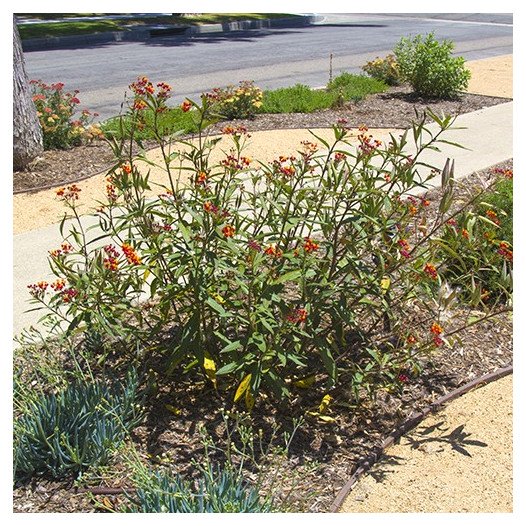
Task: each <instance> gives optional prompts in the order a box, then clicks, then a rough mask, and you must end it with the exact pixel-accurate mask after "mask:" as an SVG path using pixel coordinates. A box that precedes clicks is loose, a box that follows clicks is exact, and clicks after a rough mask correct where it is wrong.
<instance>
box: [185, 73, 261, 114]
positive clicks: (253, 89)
mask: <svg viewBox="0 0 526 526" xmlns="http://www.w3.org/2000/svg"><path fill="white" fill-rule="evenodd" d="M205 96H206V97H207V99H208V101H209V103H210V104H213V105H215V106H216V109H215V111H216V112H217V113H219V114H220V115H221V116H222V117H223V118H225V119H228V120H232V119H252V118H254V116H255V115H256V112H257V110H258V108H260V107H261V104H262V102H261V100H262V99H263V92H262V91H261V90H260V89H259V88H258V87H257V86H255V85H254V82H253V81H251V80H242V81H241V82H239V85H238V86H228V87H226V88H214V89H213V90H212V91H210V92H209V93H206V94H205ZM184 104H185V103H183V105H184ZM183 109H184V108H183Z"/></svg>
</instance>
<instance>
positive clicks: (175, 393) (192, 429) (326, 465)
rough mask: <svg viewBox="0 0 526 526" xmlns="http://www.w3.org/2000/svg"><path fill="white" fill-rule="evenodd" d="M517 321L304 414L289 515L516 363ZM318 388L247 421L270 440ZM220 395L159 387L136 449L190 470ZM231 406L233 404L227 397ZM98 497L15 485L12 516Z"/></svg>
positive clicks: (467, 190) (81, 504)
mask: <svg viewBox="0 0 526 526" xmlns="http://www.w3.org/2000/svg"><path fill="white" fill-rule="evenodd" d="M497 167H499V168H512V167H513V163H512V161H511V160H510V161H507V162H505V163H501V164H499V165H498V166H497ZM494 168H496V167H492V168H488V169H487V170H483V171H480V172H477V173H474V174H472V175H470V176H468V177H466V178H465V179H463V180H462V182H459V183H457V185H458V186H457V192H456V198H457V202H456V203H455V206H459V205H460V204H461V202H462V201H465V200H467V199H468V198H469V195H471V193H472V192H473V191H474V190H475V191H476V189H477V188H481V187H484V186H485V185H486V184H487V183H488V182H489V181H491V180H493V179H494V178H495V177H496V175H495V172H494ZM437 196H438V192H437V191H433V192H430V193H429V194H428V196H427V197H428V199H430V200H431V206H430V208H429V210H430V211H432V210H433V209H435V208H436V206H437ZM477 314H480V313H477V312H476V311H475V312H473V311H470V310H469V309H468V308H467V307H465V306H461V305H459V306H457V307H456V308H454V309H452V310H451V311H450V315H451V316H450V319H449V321H448V322H447V326H446V327H447V330H448V331H451V330H454V329H455V328H457V327H460V326H462V324H463V323H464V322H465V320H466V319H468V317H469V316H471V315H477ZM512 339H513V326H512V315H511V313H509V312H507V313H501V314H497V315H495V316H493V317H492V318H490V319H487V320H486V321H483V322H480V323H478V324H475V325H473V326H471V327H470V328H469V329H467V330H465V331H463V332H462V334H461V341H452V346H451V347H445V346H444V347H442V348H440V349H439V350H437V351H436V353H435V354H434V355H432V356H428V357H425V358H423V359H422V360H423V361H422V366H423V373H422V374H421V375H420V376H418V377H413V378H411V379H410V382H409V383H407V384H404V385H401V388H400V391H399V392H395V393H391V394H388V393H386V392H382V393H380V394H379V396H378V398H377V400H376V401H375V402H374V403H372V402H371V403H369V404H366V405H365V406H364V407H362V408H360V409H359V410H358V409H357V408H354V407H352V406H346V405H345V403H344V402H345V399H346V397H345V395H344V393H343V392H341V391H340V396H338V397H337V399H336V401H335V404H334V411H333V413H332V416H334V417H335V418H336V423H334V424H323V423H320V422H319V421H317V420H316V419H315V418H308V419H307V420H306V422H305V423H304V424H303V425H302V426H301V427H300V429H299V431H298V433H297V434H296V436H295V438H294V440H293V442H292V445H291V448H290V454H289V456H288V458H286V459H283V458H281V459H278V460H279V463H280V469H279V475H278V477H277V478H276V479H275V480H274V479H269V480H268V484H269V485H271V486H272V490H273V492H274V493H275V494H276V495H277V497H278V498H283V499H287V502H288V503H289V504H290V510H291V511H302V512H326V511H328V509H329V507H330V505H331V503H332V501H333V500H334V498H335V496H336V494H337V493H338V491H339V490H340V488H341V487H342V486H343V485H344V484H345V483H346V482H347V480H348V479H349V478H350V476H351V474H352V472H353V470H354V469H355V467H356V464H357V462H358V461H359V460H360V459H361V458H363V457H364V456H367V455H368V454H369V453H371V452H373V451H375V450H376V448H378V446H379V444H381V442H382V440H383V438H384V437H385V436H386V435H387V434H388V433H389V432H390V431H391V430H392V429H393V428H395V427H396V426H397V425H398V424H400V423H401V422H402V421H403V420H404V419H405V418H407V417H408V416H409V415H410V414H412V413H413V412H414V411H418V410H420V409H422V408H424V407H425V406H427V405H429V404H430V403H431V402H433V401H435V400H436V399H437V398H439V397H440V396H442V395H443V394H445V393H447V392H450V391H452V390H454V389H455V388H457V387H459V386H461V385H463V384H465V383H467V382H469V381H470V380H473V379H474V378H477V377H479V376H482V375H484V374H487V373H490V372H493V371H495V370H497V369H499V368H501V367H505V366H507V365H510V364H511V363H512V354H513V353H512ZM319 399H320V394H319V391H317V393H316V394H311V391H310V390H307V391H305V392H304V393H301V394H298V397H297V398H296V399H295V400H294V401H293V402H292V403H291V404H290V405H284V406H283V407H280V406H279V405H275V404H273V403H272V402H271V400H270V399H263V400H260V401H258V404H257V405H256V408H255V409H254V412H253V415H252V418H253V422H254V428H255V429H258V428H261V429H262V430H263V436H264V437H265V438H268V437H269V435H270V433H271V430H272V425H273V423H277V424H281V425H283V426H284V428H287V427H290V425H291V418H292V416H293V415H301V414H304V412H305V410H306V408H308V407H309V406H311V405H316V403H319ZM166 404H170V405H171V406H174V407H176V408H178V409H180V413H179V414H177V415H175V414H173V413H172V412H170V411H169V410H167V408H166ZM224 404H225V397H224V396H222V395H221V394H218V393H215V392H214V391H213V390H203V385H197V384H195V383H194V384H193V385H192V384H190V385H189V384H188V383H185V384H184V385H183V384H182V383H181V382H180V381H178V382H174V385H173V386H171V387H169V388H166V389H165V390H162V391H161V392H160V393H159V395H158V396H157V398H156V400H155V401H154V403H153V406H152V407H151V408H150V410H149V416H148V420H147V422H146V423H145V424H144V425H143V426H142V427H141V428H139V429H138V430H137V431H136V433H135V436H134V442H135V447H136V448H137V451H138V453H139V455H140V457H141V458H142V459H143V461H144V462H146V463H149V464H151V465H152V466H153V467H154V468H157V467H158V466H159V459H161V458H162V454H163V453H165V454H166V455H167V458H168V459H169V460H168V462H163V465H166V466H170V467H171V468H173V469H174V470H175V471H177V472H179V473H183V474H187V475H189V476H191V475H192V473H193V469H192V466H191V461H192V459H199V458H200V456H201V455H202V454H203V446H202V442H201V439H200V434H199V426H200V425H205V426H206V428H207V429H208V431H209V433H210V434H211V435H212V436H214V437H215V438H216V439H217V440H218V441H221V440H223V441H224V435H225V426H224V421H223V418H222V417H221V416H220V409H221V408H222V407H224ZM227 406H231V403H230V402H227ZM91 483H92V484H100V485H102V486H110V487H111V486H112V487H120V486H123V485H127V484H129V480H128V479H127V469H126V467H125V466H124V465H122V464H117V465H115V466H112V467H111V468H110V469H109V471H108V472H107V474H106V475H105V477H104V480H102V481H100V479H93V480H92V481H91ZM95 499H96V502H98V503H99V504H100V505H105V506H108V505H109V506H116V505H118V504H119V503H122V501H123V497H122V496H108V497H102V496H99V497H95ZM94 510H95V508H94V502H93V501H91V500H90V499H89V498H88V497H86V495H76V494H75V492H74V490H73V488H72V483H71V482H69V483H66V482H64V483H56V482H49V481H44V480H37V481H33V483H32V484H31V485H27V486H23V487H19V488H17V489H15V491H14V511H15V512H93V511H94Z"/></svg>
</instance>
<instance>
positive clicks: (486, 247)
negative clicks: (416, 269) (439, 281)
mask: <svg viewBox="0 0 526 526" xmlns="http://www.w3.org/2000/svg"><path fill="white" fill-rule="evenodd" d="M442 243H444V245H445V247H447V249H446V250H444V251H442V250H441V251H440V252H439V253H438V257H440V258H443V267H442V269H443V275H444V277H445V278H446V279H447V280H448V282H449V283H450V285H451V286H453V287H458V289H459V290H460V291H461V293H462V296H463V297H464V299H465V300H466V301H468V302H469V303H471V304H473V305H476V306H483V305H493V304H494V303H497V302H501V303H502V302H509V301H511V295H512V291H513V279H512V277H513V182H512V180H510V179H501V180H499V181H497V182H496V184H495V185H494V186H493V187H492V188H491V189H490V190H489V191H486V192H483V193H482V194H480V195H479V196H478V197H477V199H476V200H475V202H474V203H473V206H472V208H471V210H466V211H463V212H462V213H461V214H459V215H458V216H457V217H456V218H454V219H452V220H451V221H449V223H448V224H446V227H445V231H444V233H443V234H442V236H441V237H440V240H439V242H438V244H439V247H440V248H441V249H442V248H443V247H442Z"/></svg>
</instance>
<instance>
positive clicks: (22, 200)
mask: <svg viewBox="0 0 526 526" xmlns="http://www.w3.org/2000/svg"><path fill="white" fill-rule="evenodd" d="M312 131H313V132H314V133H315V134H316V135H318V136H319V137H321V138H322V139H324V140H326V141H327V142H329V144H331V143H332V142H334V132H333V131H332V130H331V129H327V128H323V129H314V130H312ZM395 131H396V130H390V129H383V130H372V129H371V130H370V133H371V134H372V135H373V136H374V137H375V138H378V139H380V140H385V139H386V138H388V134H389V133H390V132H395ZM354 135H355V134H354ZM350 138H351V141H352V140H353V136H352V135H351V137H350ZM301 141H311V142H314V143H317V144H318V146H320V147H321V148H323V145H322V144H320V143H319V141H317V140H316V138H315V137H313V135H312V134H311V133H309V131H308V130H301V129H299V130H269V131H261V132H254V133H253V134H252V136H251V137H250V138H249V139H248V141H247V145H246V148H245V149H244V153H243V155H245V156H247V157H250V158H252V159H254V160H256V159H258V160H260V161H262V162H271V161H272V160H274V159H277V158H278V157H279V156H280V155H285V156H290V155H294V154H296V155H297V151H298V150H300V149H301ZM232 145H233V143H232V142H231V139H230V138H229V137H225V138H224V139H223V140H222V141H221V142H220V143H219V145H218V147H217V148H216V150H215V151H214V152H213V155H211V157H210V161H211V162H212V163H214V162H218V161H219V160H221V159H222V158H224V157H225V156H226V155H225V153H223V151H222V150H224V151H226V152H228V150H229V149H230V148H231V147H232ZM148 159H149V161H150V162H151V163H154V165H153V166H152V165H149V164H146V163H144V162H142V163H139V165H140V164H142V165H143V167H144V172H146V171H147V170H148V169H150V182H151V186H152V191H151V192H150V193H151V195H157V194H160V193H163V192H164V189H163V187H164V186H166V185H168V178H167V175H166V171H165V170H164V169H163V168H162V167H161V166H160V165H161V164H162V155H161V153H160V150H158V149H157V150H151V151H149V152H148ZM256 166H257V164H256ZM77 186H78V187H79V188H80V189H81V192H80V198H79V201H78V207H79V208H78V209H79V212H80V213H86V212H87V211H88V210H89V209H93V208H97V207H98V204H97V201H101V200H104V198H105V189H106V174H105V173H101V174H98V175H95V176H93V177H91V178H89V179H86V180H85V181H81V182H79V183H77ZM64 211H65V208H64V204H63V203H62V202H61V201H60V200H59V199H58V198H57V197H56V189H50V190H42V191H40V192H36V193H26V194H17V195H15V196H13V230H14V234H19V233H21V232H27V231H28V230H32V229H34V228H37V227H42V226H46V225H51V224H53V223H56V222H58V221H60V219H61V218H62V216H63V215H64Z"/></svg>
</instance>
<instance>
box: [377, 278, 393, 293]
mask: <svg viewBox="0 0 526 526" xmlns="http://www.w3.org/2000/svg"><path fill="white" fill-rule="evenodd" d="M390 286H391V280H390V279H389V278H382V279H381V280H380V287H382V291H383V292H382V293H383V294H385V293H386V292H387V290H388V289H389V287H390Z"/></svg>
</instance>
